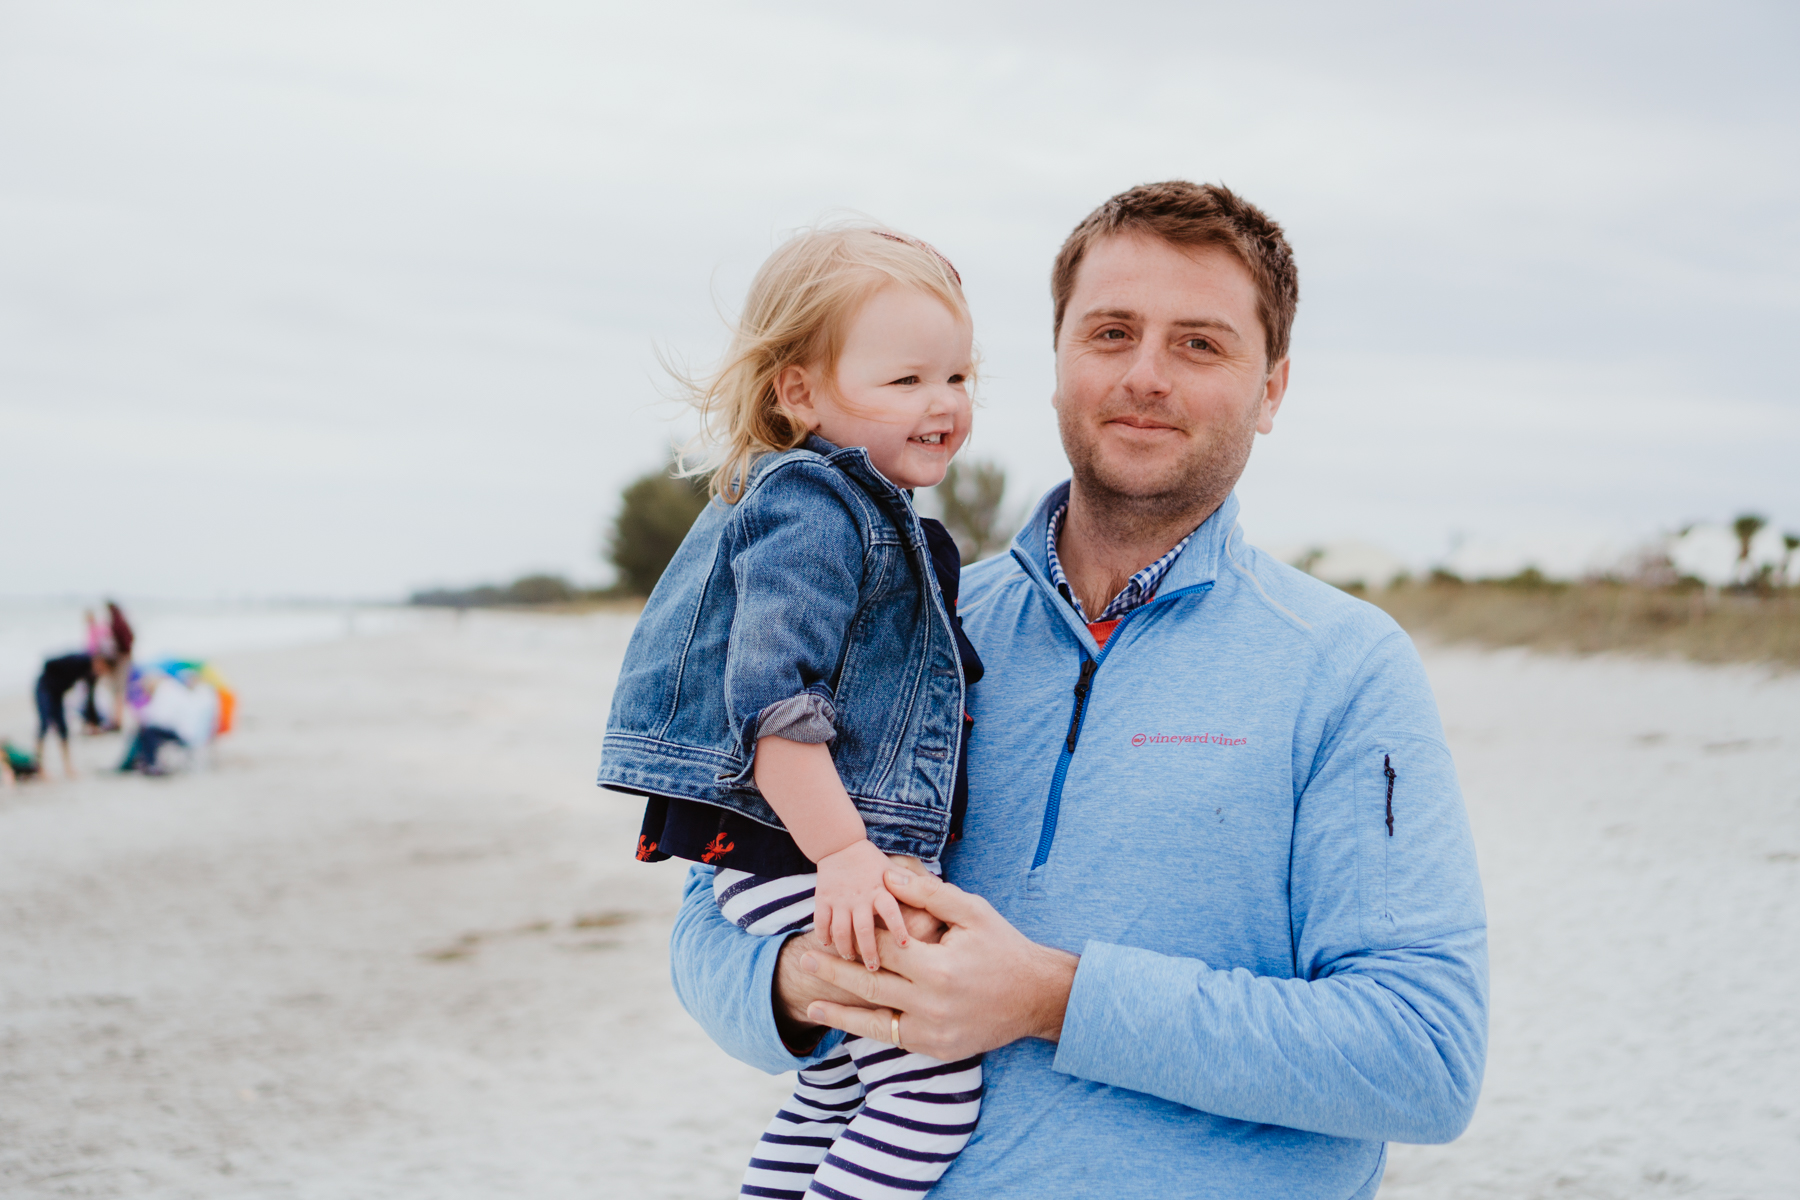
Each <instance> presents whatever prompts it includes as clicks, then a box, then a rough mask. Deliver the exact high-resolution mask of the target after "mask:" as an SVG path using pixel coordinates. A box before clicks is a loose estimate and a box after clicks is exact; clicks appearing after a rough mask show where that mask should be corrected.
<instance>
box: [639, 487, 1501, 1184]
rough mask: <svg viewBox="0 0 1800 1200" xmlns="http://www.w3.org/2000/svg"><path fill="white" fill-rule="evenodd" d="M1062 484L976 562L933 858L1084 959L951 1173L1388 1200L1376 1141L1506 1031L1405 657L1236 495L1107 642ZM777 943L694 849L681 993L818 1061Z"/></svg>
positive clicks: (1456, 799) (1002, 1064)
mask: <svg viewBox="0 0 1800 1200" xmlns="http://www.w3.org/2000/svg"><path fill="white" fill-rule="evenodd" d="M1066 496H1067V485H1066V484H1064V485H1063V486H1062V487H1059V488H1057V489H1056V490H1055V491H1053V492H1052V493H1051V494H1050V495H1049V496H1047V497H1046V498H1045V500H1044V502H1043V503H1041V504H1040V505H1039V507H1038V509H1037V512H1036V514H1035V515H1034V517H1033V519H1032V520H1031V521H1030V522H1029V523H1028V524H1027V526H1026V528H1025V529H1024V530H1023V531H1022V532H1021V533H1020V534H1019V537H1018V539H1017V540H1016V541H1015V543H1014V545H1013V549H1012V553H1011V554H1010V555H1009V556H1006V557H1002V558H996V559H992V560H990V561H988V562H985V563H981V564H979V565H978V566H975V567H973V568H971V569H970V570H969V571H968V572H967V573H966V574H965V576H964V579H963V598H962V603H961V606H960V608H961V613H962V618H963V625H964V628H965V629H966V630H967V632H968V634H969V636H970V638H972V639H973V641H974V643H975V645H976V648H977V649H978V650H979V651H980V653H981V656H982V659H983V661H984V662H986V663H987V665H988V673H987V676H986V678H984V679H983V680H982V682H981V683H980V684H979V685H977V686H976V687H975V688H973V689H971V691H970V712H971V714H972V715H973V716H974V718H975V725H974V732H973V734H972V741H971V743H970V757H969V782H970V803H969V813H968V818H967V823H966V825H965V836H964V838H963V840H962V841H961V842H959V843H957V844H956V845H955V846H954V847H952V849H951V850H950V852H949V853H948V855H946V857H945V859H944V863H945V868H946V872H947V875H948V877H949V878H950V880H951V881H952V882H954V883H956V884H957V885H958V886H960V887H962V888H965V889H967V890H969V891H972V892H976V893H979V894H980V895H982V896H985V897H986V898H987V899H988V900H989V901H990V902H992V903H993V905H994V907H995V908H996V909H998V910H999V912H1000V913H1001V915H1002V916H1004V917H1005V918H1006V919H1007V920H1009V921H1011V922H1012V923H1013V924H1014V925H1015V926H1017V927H1018V928H1019V929H1020V930H1021V931H1022V932H1023V933H1024V934H1025V935H1026V936H1027V937H1030V938H1032V939H1033V940H1035V941H1038V942H1041V943H1044V944H1047V945H1051V946H1057V947H1061V948H1062V949H1065V950H1069V951H1072V952H1074V953H1077V954H1079V955H1080V956H1081V965H1080V967H1079V969H1078V971H1077V972H1076V976H1075V986H1074V991H1073V993H1072V994H1071V996H1070V1000H1069V1007H1068V1014H1067V1017H1066V1019H1065V1021H1064V1023H1063V1030H1062V1039H1061V1041H1060V1043H1057V1044H1052V1043H1049V1042H1043V1041H1037V1040H1026V1041H1021V1042H1016V1043H1014V1044H1012V1045H1010V1046H1005V1047H1002V1048H1001V1049H999V1050H995V1051H992V1052H991V1053H989V1054H988V1056H987V1065H986V1072H987V1074H986V1082H987V1096H986V1099H985V1101H984V1104H983V1107H982V1112H981V1123H980V1127H979V1128H978V1129H977V1130H976V1132H975V1135H974V1137H973V1138H972V1139H971V1140H970V1142H969V1144H968V1146H967V1148H965V1149H964V1151H963V1153H962V1155H961V1156H960V1157H959V1158H958V1159H957V1160H956V1162H955V1164H954V1165H953V1166H952V1167H951V1168H950V1170H949V1171H948V1172H947V1173H946V1174H945V1175H944V1177H943V1179H942V1180H941V1181H939V1183H938V1185H937V1187H935V1188H934V1189H933V1190H932V1192H931V1195H932V1196H933V1197H934V1200H963V1198H973V1197H982V1198H994V1197H1026V1196H1030V1197H1041V1196H1046V1195H1059V1196H1104V1197H1187V1196H1192V1197H1264V1196H1268V1197H1275V1196H1280V1197H1322V1198H1329V1200H1348V1198H1352V1197H1367V1196H1372V1195H1374V1194H1375V1190H1376V1188H1377V1187H1378V1186H1379V1184H1380V1182H1381V1173H1382V1168H1383V1165H1384V1163H1385V1160H1386V1153H1385V1143H1386V1142H1388V1141H1408V1142H1441V1141H1448V1140H1450V1139H1451V1138H1454V1137H1456V1136H1457V1135H1458V1134H1459V1133H1460V1132H1461V1131H1462V1130H1463V1128H1464V1127H1465V1126H1466V1125H1467V1124H1468V1121H1469V1118H1470V1116H1471V1115H1472V1113H1473V1111H1474V1108H1475V1100H1476V1096H1477V1093H1478V1092H1479V1090H1480V1085H1481V1074H1482V1067H1483V1063H1484V1060H1485V1055H1486V1048H1487V935H1486V919H1485V914H1484V912H1483V907H1482V898H1481V884H1480V880H1479V878H1478V876H1477V872H1476V865H1475V852H1474V847H1473V844H1472V842H1471V840H1470V836H1469V829H1468V823H1467V819H1466V817H1465V815H1464V811H1463V804H1462V796H1461V793H1460V791H1459V790H1458V787H1457V782H1456V773H1455V768H1454V766H1453V765H1452V763H1451V761H1450V754H1449V751H1448V749H1447V748H1446V746H1445V744H1444V736H1443V730H1442V727H1441V724H1440V722H1439V720H1438V715H1437V707H1436V704H1435V703H1434V701H1433V699H1432V696H1431V690H1430V687H1429V685H1428V684H1427V682H1426V678H1425V673H1424V670H1423V668H1422V667H1421V665H1420V663H1419V659H1418V655H1417V654H1416V653H1415V651H1414V649H1413V646H1412V643H1411V641H1410V640H1408V638H1407V636H1406V635H1405V633H1403V632H1402V631H1401V630H1400V629H1399V628H1398V627H1397V626H1396V625H1395V624H1394V623H1393V622H1392V621H1391V620H1390V619H1389V618H1388V617H1387V616H1386V615H1385V614H1383V613H1382V612H1381V611H1380V610H1378V609H1376V608H1374V607H1373V606H1371V605H1369V604H1365V603H1363V602H1362V601H1360V600H1357V599H1355V598H1353V597H1351V596H1348V595H1345V594H1344V593H1342V592H1340V591H1338V590H1337V589H1335V588H1332V587H1330V586H1328V585H1326V584H1323V583H1320V582H1318V581H1317V580H1314V579H1312V578H1311V577H1310V576H1307V575H1305V574H1303V573H1302V572H1299V571H1296V570H1294V569H1293V568H1291V567H1287V566H1285V565H1283V564H1281V563H1278V562H1276V561H1274V560H1273V559H1271V558H1269V556H1267V555H1265V554H1263V553H1261V552H1259V551H1257V550H1256V549H1254V548H1253V547H1250V546H1248V545H1247V544H1246V543H1245V542H1244V539H1243V535H1242V532H1241V531H1240V530H1239V528H1238V525H1237V511H1238V505H1237V500H1236V498H1235V497H1232V498H1230V499H1227V501H1226V502H1225V504H1224V505H1223V506H1221V507H1220V509H1219V510H1218V512H1216V513H1214V514H1213V516H1212V517H1211V518H1209V519H1208V520H1207V521H1206V523H1205V524H1203V525H1202V526H1201V527H1200V528H1199V529H1198V530H1197V531H1196V532H1195V534H1194V536H1193V539H1192V540H1191V541H1190V542H1189V544H1188V546H1187V548H1186V549H1185V550H1184V551H1183V552H1182V553H1181V556H1180V557H1179V558H1178V559H1177V560H1176V561H1175V564H1174V565H1173V567H1171V569H1170V570H1169V573H1168V574H1167V576H1165V577H1164V578H1163V580H1162V582H1161V583H1160V585H1159V586H1158V590H1157V593H1156V596H1155V598H1154V599H1153V600H1152V601H1151V602H1150V603H1148V604H1146V605H1144V606H1143V607H1142V608H1139V609H1137V610H1135V611H1134V612H1132V613H1131V614H1129V615H1128V616H1126V617H1125V618H1124V619H1123V620H1122V621H1121V622H1120V623H1119V625H1118V627H1117V628H1116V629H1115V630H1114V632H1113V634H1112V636H1111V638H1110V639H1109V640H1108V641H1107V643H1106V646H1105V647H1104V648H1101V647H1100V646H1098V645H1097V644H1096V643H1095V641H1094V639H1093V637H1092V636H1091V635H1090V634H1089V632H1088V630H1087V627H1086V626H1085V625H1084V624H1083V623H1082V622H1081V620H1080V619H1079V617H1077V616H1076V614H1075V613H1074V611H1073V610H1072V609H1071V608H1070V606H1069V605H1068V604H1067V603H1066V602H1064V601H1063V600H1062V599H1061V597H1060V596H1058V595H1057V594H1056V592H1055V591H1054V590H1052V588H1051V587H1050V584H1049V581H1048V579H1047V576H1046V561H1045V553H1044V541H1045V523H1046V521H1047V519H1048V517H1049V514H1050V513H1052V512H1054V511H1055V509H1056V507H1057V506H1058V505H1060V504H1061V503H1062V502H1063V500H1064V499H1065V498H1066ZM779 950H780V939H776V938H753V937H750V936H748V935H745V934H743V933H741V932H739V931H738V929H737V928H736V927H735V926H733V925H731V924H730V923H728V922H726V921H725V920H724V919H723V918H722V917H720V916H719V913H718V907H717V905H716V904H714V903H713V899H712V892H711V887H710V875H709V871H708V869H707V868H704V867H696V868H694V869H693V875H692V877H691V878H690V880H689V884H688V891H687V896H686V900H685V902H684V904H683V906H682V910H681V914H680V916H679V917H678V918H677V921H676V925H675V930H674V933H673V935H672V938H671V943H670V957H671V963H672V970H673V974H674V980H675V987H676V990H677V992H678V994H679V995H680V997H681V1000H682V1002H683V1003H684V1004H685V1005H686V1006H687V1008H688V1011H689V1012H691V1013H693V1014H694V1016H695V1017H696V1019H698V1020H699V1021H700V1023H701V1024H702V1025H703V1026H704V1027H705V1028H706V1029H707V1031H708V1032H709V1033H711V1034H712V1036H713V1038H714V1039H715V1040H716V1041H717V1042H718V1043H719V1044H720V1045H721V1046H722V1047H724V1048H725V1049H726V1050H727V1051H729V1052H730V1053H731V1054H733V1055H734V1056H736V1057H737V1058H740V1059H742V1060H743V1061H745V1062H747V1063H751V1064H754V1065H756V1066H758V1067H761V1068H763V1069H765V1070H768V1071H772V1072H773V1071H787V1070H793V1069H795V1068H796V1067H798V1066H801V1065H804V1063H805V1062H808V1061H816V1059H809V1060H800V1059H796V1058H795V1057H793V1056H792V1055H791V1054H790V1053H789V1052H788V1051H787V1050H786V1049H785V1048H784V1047H783V1046H782V1043H781V1040H780V1038H779V1036H778V1035H777V1033H776V1030H775V1025H774V1018H773V1014H772V1012H771V1009H770V1001H769V997H770V986H771V983H772V979H773V973H774V968H775V960H776V956H777V954H778V953H779ZM834 1042H835V1038H833V1039H828V1040H827V1042H826V1043H825V1044H824V1045H822V1046H821V1047H820V1053H821V1054H822V1053H823V1052H824V1051H825V1050H827V1049H829V1048H830V1046H831V1045H833V1044H834Z"/></svg>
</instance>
